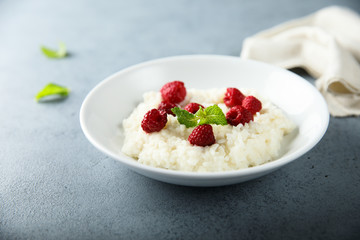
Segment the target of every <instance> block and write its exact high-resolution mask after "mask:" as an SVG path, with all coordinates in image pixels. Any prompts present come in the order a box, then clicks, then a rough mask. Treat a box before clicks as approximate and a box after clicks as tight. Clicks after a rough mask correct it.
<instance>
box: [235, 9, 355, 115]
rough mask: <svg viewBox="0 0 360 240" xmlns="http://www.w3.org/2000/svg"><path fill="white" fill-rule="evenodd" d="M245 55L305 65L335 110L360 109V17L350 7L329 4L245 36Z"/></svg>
mask: <svg viewBox="0 0 360 240" xmlns="http://www.w3.org/2000/svg"><path fill="white" fill-rule="evenodd" d="M241 57H242V58H250V59H255V60H259V61H264V62H268V63H271V64H275V65H278V66H280V67H284V68H294V67H302V68H304V69H305V70H307V71H308V72H309V74H311V75H312V76H313V77H314V78H316V79H317V80H316V82H315V83H316V87H317V88H318V89H319V91H320V92H321V93H322V94H323V96H324V98H325V100H326V101H327V103H328V107H329V111H330V113H331V115H333V116H339V117H340V116H342V117H344V116H351V115H360V65H359V63H358V62H357V61H360V17H359V15H357V14H356V13H355V12H353V11H351V10H350V9H346V8H342V7H338V6H332V7H327V8H324V9H322V10H319V11H318V12H315V13H314V14H312V15H309V16H307V17H304V18H300V19H296V20H293V21H290V22H287V23H284V24H281V25H278V26H276V27H274V28H271V29H269V30H265V31H263V32H260V33H258V34H256V35H255V36H252V37H249V38H247V39H245V41H244V43H243V49H242V52H241ZM304 94H306V93H304Z"/></svg>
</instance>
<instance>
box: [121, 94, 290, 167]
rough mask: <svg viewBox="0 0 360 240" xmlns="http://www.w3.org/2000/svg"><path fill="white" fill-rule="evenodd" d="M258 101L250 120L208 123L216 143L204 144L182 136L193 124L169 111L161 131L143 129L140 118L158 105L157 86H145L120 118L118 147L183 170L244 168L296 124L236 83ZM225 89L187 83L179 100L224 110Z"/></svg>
mask: <svg viewBox="0 0 360 240" xmlns="http://www.w3.org/2000/svg"><path fill="white" fill-rule="evenodd" d="M240 90H241V92H242V93H244V94H245V95H246V96H247V95H253V96H255V97H257V98H258V99H259V100H260V101H261V102H262V110H261V111H260V113H257V114H256V115H255V116H254V121H251V122H250V123H246V124H245V125H242V124H239V125H238V126H236V127H234V126H231V125H226V126H219V125H212V126H213V131H214V135H215V139H216V143H215V144H213V145H211V146H207V147H198V146H193V145H191V144H190V143H189V142H188V141H187V139H188V136H189V135H190V133H191V132H192V130H193V129H194V128H186V127H185V126H184V125H182V124H179V122H178V121H177V119H176V117H173V116H171V115H168V116H167V117H168V122H167V124H166V126H165V128H164V129H162V130H161V131H160V132H154V133H151V134H147V133H145V132H144V131H143V130H142V128H141V121H142V119H143V117H144V115H145V113H146V112H147V111H149V110H150V109H152V108H157V106H158V105H159V103H160V102H161V94H160V92H147V93H145V94H144V102H142V103H140V104H139V105H138V106H137V107H136V108H135V110H134V111H133V112H132V113H131V115H130V116H129V117H128V118H127V119H125V120H124V121H123V128H124V133H125V140H124V145H123V147H122V152H123V153H125V154H127V155H129V156H131V157H133V158H135V159H137V161H139V162H140V163H142V164H146V165H150V166H154V167H159V168H165V169H172V170H182V171H192V172H217V171H227V170H236V169H241V168H248V167H253V166H257V165H260V164H263V163H266V162H269V161H271V160H273V159H275V158H276V157H278V154H279V151H280V148H281V142H282V140H283V137H284V135H286V134H288V133H290V132H291V131H293V130H294V128H295V125H294V123H293V122H292V121H290V120H289V119H288V118H287V117H286V116H285V115H284V113H283V112H282V111H281V110H280V109H279V108H277V107H276V106H274V105H273V104H272V103H270V102H269V101H268V100H266V99H264V98H262V97H261V96H258V94H257V93H256V92H254V91H252V90H247V89H240ZM225 92H226V89H225V88H224V89H210V90H195V89H188V90H187V95H186V98H185V100H184V101H183V102H182V103H181V106H185V105H186V104H188V103H189V102H196V103H200V104H202V105H203V106H204V107H208V106H211V105H214V104H218V106H219V107H220V108H221V109H222V110H223V112H224V113H225V114H226V112H227V111H228V108H227V107H226V106H225V104H224V103H223V98H224V94H225Z"/></svg>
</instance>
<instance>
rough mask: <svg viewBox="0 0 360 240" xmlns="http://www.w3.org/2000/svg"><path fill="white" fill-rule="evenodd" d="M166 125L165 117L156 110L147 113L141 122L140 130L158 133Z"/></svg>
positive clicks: (163, 113)
mask: <svg viewBox="0 0 360 240" xmlns="http://www.w3.org/2000/svg"><path fill="white" fill-rule="evenodd" d="M166 123H167V115H166V113H165V112H160V111H159V110H157V109H155V108H154V109H151V110H150V111H148V112H147V113H146V114H145V115H144V118H143V120H142V122H141V127H142V129H143V130H144V131H145V132H147V133H152V132H159V131H160V130H161V129H163V128H164V127H165V125H166Z"/></svg>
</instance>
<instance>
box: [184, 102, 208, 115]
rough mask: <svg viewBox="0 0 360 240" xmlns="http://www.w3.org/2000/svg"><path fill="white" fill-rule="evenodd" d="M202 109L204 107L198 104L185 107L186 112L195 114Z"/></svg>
mask: <svg viewBox="0 0 360 240" xmlns="http://www.w3.org/2000/svg"><path fill="white" fill-rule="evenodd" d="M200 107H202V108H204V106H203V105H201V104H198V103H189V104H188V105H186V106H185V108H184V109H185V110H186V111H188V112H189V113H193V114H195V113H196V112H197V111H198V110H199V108H200Z"/></svg>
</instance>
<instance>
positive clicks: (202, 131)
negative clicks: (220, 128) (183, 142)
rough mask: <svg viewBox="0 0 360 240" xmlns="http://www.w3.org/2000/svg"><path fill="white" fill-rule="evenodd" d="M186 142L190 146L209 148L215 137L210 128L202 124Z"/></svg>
mask: <svg viewBox="0 0 360 240" xmlns="http://www.w3.org/2000/svg"><path fill="white" fill-rule="evenodd" d="M188 141H189V142H190V144H192V145H196V146H201V147H205V146H210V145H212V144H214V143H215V136H214V132H213V129H212V126H211V125H209V124H204V125H200V126H197V127H196V128H194V130H193V131H192V132H191V134H190V135H189V138H188Z"/></svg>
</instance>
